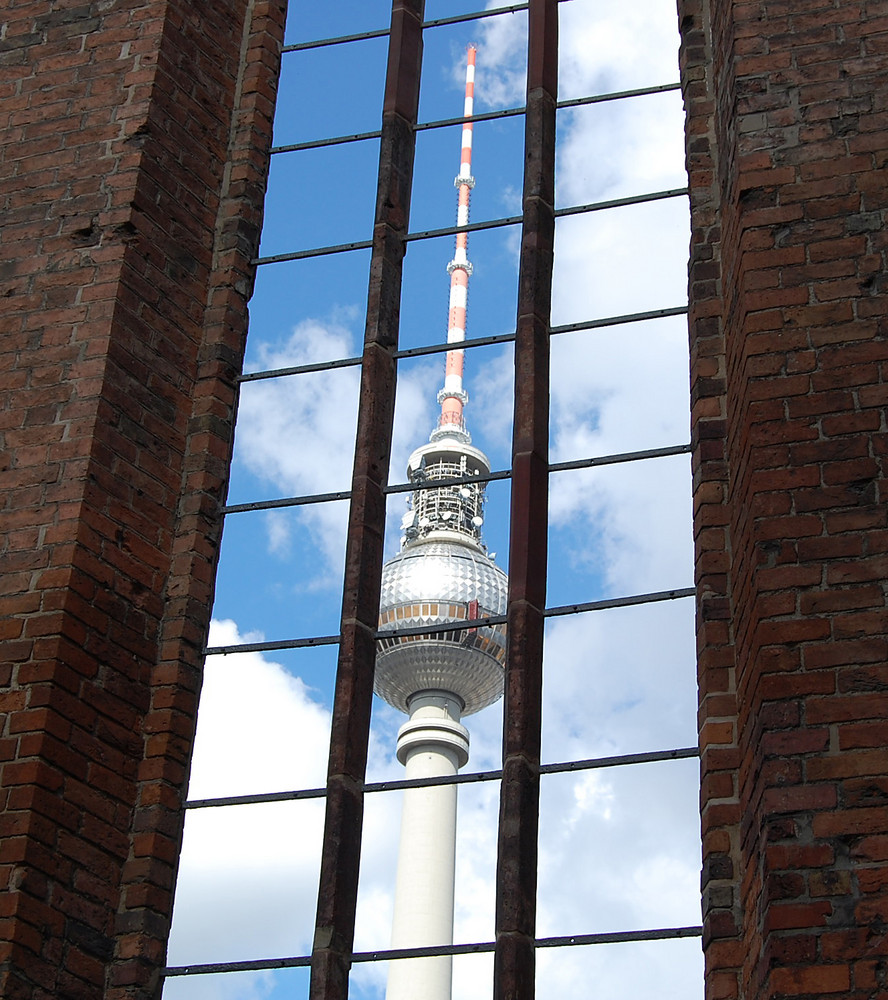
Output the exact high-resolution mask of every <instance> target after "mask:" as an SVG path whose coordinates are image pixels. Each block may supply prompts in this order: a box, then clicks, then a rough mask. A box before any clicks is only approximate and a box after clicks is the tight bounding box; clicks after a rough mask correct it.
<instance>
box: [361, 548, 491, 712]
mask: <svg viewBox="0 0 888 1000" xmlns="http://www.w3.org/2000/svg"><path fill="white" fill-rule="evenodd" d="M507 593H508V579H507V577H506V574H505V573H504V572H503V571H502V570H501V569H500V568H499V566H497V565H496V564H495V563H494V562H493V560H492V559H490V558H489V557H488V556H487V555H486V554H485V553H484V551H483V549H482V548H481V546H480V545H477V544H474V543H473V542H472V541H469V540H468V539H467V538H466V537H465V536H464V535H460V534H459V533H457V532H456V531H453V530H433V531H431V532H430V533H428V534H426V535H425V536H423V537H422V538H417V539H416V540H415V541H412V542H410V543H408V544H407V545H405V546H404V548H403V549H402V550H401V551H400V552H399V553H398V554H397V555H396V556H394V558H392V559H390V560H389V561H388V562H387V563H386V565H385V567H384V568H383V571H382V598H381V601H380V613H379V628H380V631H382V632H385V631H386V630H390V629H401V628H411V627H416V626H422V625H434V624H435V623H437V622H453V621H461V620H468V621H471V620H474V619H478V618H485V617H487V616H490V615H502V614H505V612H506V602H507ZM505 656H506V629H505V625H485V626H480V627H477V628H466V629H456V630H453V631H441V632H430V633H427V634H424V635H418V636H393V637H392V638H390V639H385V638H383V639H380V640H379V643H378V653H377V657H376V680H375V685H374V687H375V690H376V693H377V694H378V695H380V696H381V697H382V698H384V699H385V700H386V701H387V702H388V703H389V704H390V705H394V706H395V708H399V709H400V710H401V711H402V712H407V711H409V708H408V700H409V699H410V697H411V695H414V694H417V693H418V692H420V691H448V692H451V693H453V694H454V695H456V696H457V697H458V698H459V699H460V700H461V701H462V702H463V705H464V708H463V712H462V714H463V715H470V714H471V713H473V712H478V711H480V710H481V709H482V708H485V707H486V706H487V705H491V704H492V703H493V702H495V701H496V700H497V699H498V698H499V697H500V695H501V694H502V691H503V667H504V662H505Z"/></svg>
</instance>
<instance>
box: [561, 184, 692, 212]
mask: <svg viewBox="0 0 888 1000" xmlns="http://www.w3.org/2000/svg"><path fill="white" fill-rule="evenodd" d="M687 193H688V189H687V188H686V187H682V188H670V189H669V190H668V191H651V192H650V193H649V194H633V195H628V196H627V197H625V198H611V199H610V200H608V201H593V202H590V203H589V204H588V205H572V206H571V207H569V208H556V209H555V218H556V219H564V218H566V217H567V216H570V215H584V214H586V213H587V212H601V211H604V210H605V209H608V208H625V206H627V205H643V204H645V203H646V202H649V201H663V200H665V199H667V198H680V197H681V196H682V195H686V194H687Z"/></svg>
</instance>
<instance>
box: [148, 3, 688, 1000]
mask: <svg viewBox="0 0 888 1000" xmlns="http://www.w3.org/2000/svg"><path fill="white" fill-rule="evenodd" d="M561 2H567V0H530V2H529V3H519V4H512V5H509V6H503V7H498V8H495V9H490V10H486V11H478V12H475V13H471V14H463V15H456V16H453V17H447V18H439V19H436V20H430V21H423V18H422V13H423V7H424V0H395V2H394V3H393V13H392V28H391V29H379V30H374V31H367V32H361V33H356V34H350V35H342V36H337V37H333V38H326V39H318V40H313V41H306V42H301V43H297V44H293V45H286V46H284V49H283V51H284V53H290V52H299V51H306V50H309V49H314V48H319V47H322V46H330V45H341V44H346V43H349V42H354V41H361V40H365V39H372V38H380V37H389V39H390V50H389V68H388V72H387V78H386V85H385V98H384V108H383V124H382V128H381V129H379V130H375V131H372V132H365V133H359V134H353V135H347V136H334V137H326V138H322V139H317V140H312V141H307V142H301V143H292V144H288V145H282V146H276V147H273V148H272V150H271V152H272V153H273V154H282V153H291V152H298V151H303V150H308V149H315V148H319V147H322V146H330V145H338V144H344V143H350V142H360V141H366V140H371V139H379V140H380V141H381V144H382V146H383V147H384V149H383V154H382V156H381V158H380V177H379V180H380V186H382V184H383V183H386V184H387V185H388V187H389V190H390V192H391V193H392V194H393V195H394V196H395V198H396V202H397V203H398V204H403V205H409V199H410V185H411V182H412V167H413V150H414V137H415V134H416V133H417V132H419V131H423V130H427V129H435V128H444V127H447V126H452V125H457V124H462V122H463V120H464V119H463V118H449V119H441V120H437V121H431V122H418V121H417V120H416V112H417V108H418V87H419V78H420V75H421V51H422V32H423V30H425V29H428V28H433V27H438V26H441V25H447V24H455V23H459V22H464V21H470V20H479V19H481V18H488V17H493V16H499V15H503V14H507V13H513V12H516V11H522V10H526V11H527V12H528V37H529V54H528V88H527V89H528V94H529V95H530V99H529V100H528V103H527V105H526V106H525V107H520V108H508V109H502V110H499V111H494V112H487V113H481V114H477V115H473V116H472V119H471V120H472V121H490V120H495V119H499V118H506V117H515V116H521V115H523V116H525V122H526V125H525V142H526V149H527V152H528V154H529V155H527V157H526V169H525V179H524V206H523V211H522V214H521V215H518V216H512V217H507V218H501V219H492V220H487V221H485V222H478V223H471V224H469V225H467V226H464V227H456V226H449V227H443V228H440V229H434V230H426V231H421V232H413V233H411V232H409V231H407V228H406V226H407V218H408V215H409V213H404V214H403V215H402V216H401V218H398V217H397V212H391V211H390V212H388V213H387V212H386V210H385V208H384V207H383V209H381V210H380V211H378V213H377V218H376V221H375V225H374V235H373V238H372V239H368V240H363V241H356V242H352V243H346V244H337V245H331V246H324V247H318V248H313V249H305V250H297V251H292V252H288V253H282V254H275V255H271V256H267V257H260V258H257V259H256V260H255V261H254V262H253V263H254V264H255V265H256V266H265V265H269V264H274V263H283V262H288V261H296V260H303V259H308V258H311V257H318V256H324V255H328V254H338V253H346V252H349V251H353V250H362V249H369V250H371V251H372V263H371V278H370V294H369V302H368V331H372V334H371V335H370V336H368V337H367V338H366V340H365V346H364V352H363V354H362V356H360V357H352V358H343V359H332V360H330V361H328V362H324V363H315V364H308V365H299V366H292V367H288V368H280V369H274V370H268V371H260V372H252V373H246V374H244V375H242V376H241V377H240V379H239V382H240V383H242V384H243V383H249V382H254V381H261V380H267V379H274V378H282V377H288V376H291V375H298V374H305V373H309V372H317V371H326V370H332V369H336V368H342V367H352V366H355V367H357V366H361V399H362V400H364V399H365V398H366V397H367V396H373V397H374V399H375V403H376V405H375V407H374V408H373V417H370V416H369V415H368V410H369V408H367V407H365V406H363V405H362V406H361V407H360V409H359V425H358V435H357V442H356V449H355V454H356V458H355V469H354V475H353V481H352V488H351V489H350V490H345V491H339V492H334V493H324V494H313V495H308V496H299V497H284V498H277V499H271V500H258V501H252V502H247V503H239V504H229V505H226V506H224V507H222V508H221V511H220V513H221V514H222V515H223V516H227V515H230V514H235V513H244V512H255V511H261V510H269V509H275V508H280V507H292V506H300V505H307V504H315V503H325V502H332V501H342V500H351V501H352V502H351V508H350V516H349V534H348V537H349V555H348V556H347V567H348V568H347V572H346V580H345V583H344V591H345V594H346V603H345V604H344V610H343V625H342V629H341V632H340V633H339V634H338V635H335V636H313V637H303V638H294V639H285V640H278V641H268V642H256V643H238V644H235V645H229V646H215V647H207V648H206V649H205V655H207V656H211V655H226V654H233V653H245V652H258V651H262V652H267V651H274V650H284V649H296V648H304V647H313V646H319V645H339V647H340V652H339V662H338V668H337V684H336V694H335V700H334V708H333V722H332V736H331V750H330V765H329V770H328V781H327V785H326V786H325V787H323V788H310V789H307V788H303V789H292V790H286V791H280V792H272V793H260V794H255V795H238V796H227V797H217V798H210V799H201V800H190V801H188V802H187V803H186V808H187V809H189V810H194V809H205V808H219V807H234V806H238V805H251V804H258V803H268V802H281V801H293V800H298V799H325V800H326V807H327V810H326V821H325V831H324V846H323V852H322V865H321V878H320V888H319V898H318V914H317V922H316V932H317V930H323V931H324V932H325V933H324V934H322V935H321V936H320V940H321V941H322V942H326V943H322V944H321V945H316V947H315V948H314V951H313V952H312V954H311V955H301V956H289V957H281V958H267V959H258V960H250V961H240V962H218V963H202V964H191V965H186V966H177V967H168V968H166V969H165V970H163V973H162V975H163V976H164V977H177V976H186V975H202V974H207V973H225V972H242V971H252V970H272V969H287V968H299V967H306V966H311V967H312V982H311V996H312V997H313V998H319V1000H320V998H324V1000H327V998H329V1000H334V998H336V1000H339V998H345V997H347V995H348V971H349V967H350V966H351V964H352V963H361V962H375V961H382V960H395V959H398V958H408V957H423V956H431V955H465V954H478V953H484V952H493V953H494V954H495V966H494V967H495V974H494V996H495V997H497V998H505V997H513V996H518V995H521V996H524V997H530V996H532V993H530V992H528V986H527V984H528V983H530V984H532V983H533V969H534V953H535V950H536V949H538V948H564V947H571V946H590V945H595V944H607V943H619V942H637V941H652V940H665V939H680V938H688V937H700V936H701V934H702V928H701V927H700V926H692V927H667V928H654V929H644V930H628V931H613V932H604V933H596V934H577V935H570V936H562V937H547V938H537V937H536V936H535V932H534V922H535V893H536V874H537V870H536V866H537V842H536V838H537V823H538V808H539V779H540V776H541V775H542V774H556V773H565V772H573V771H583V770H593V769H600V768H613V767H623V766H627V765H633V764H643V763H663V762H668V761H675V760H684V759H690V758H695V757H697V756H698V749H697V747H682V748H675V749H668V750H660V751H651V752H646V753H635V754H623V755H619V756H613V757H601V758H592V759H586V760H569V761H563V762H559V763H550V764H545V763H542V762H541V760H540V733H541V717H540V707H541V686H542V633H543V628H542V626H543V623H544V622H545V620H546V619H547V618H551V617H557V616H563V615H574V614H582V613H587V612H592V611H598V610H603V609H606V608H618V607H628V606H633V605H638V604H648V603H654V602H659V601H667V600H676V599H682V598H688V597H691V596H693V593H694V590H693V588H679V589H675V590H670V591H661V592H657V593H647V594H636V595H628V596H625V597H621V598H612V599H607V600H600V601H591V602H586V603H582V604H572V605H565V606H560V607H546V603H545V591H546V572H547V567H546V532H545V530H543V531H540V530H539V527H540V525H545V524H546V522H547V493H548V477H549V475H550V473H557V472H560V471H566V470H571V469H581V468H590V467H596V466H604V465H610V464H618V463H625V462H637V461H645V460H650V459H656V458H661V457H667V456H674V455H680V454H687V453H689V452H690V450H691V446H690V445H689V444H679V445H674V446H671V447H664V448H656V449H647V450H644V451H636V452H630V453H623V454H613V455H603V456H597V457H590V458H586V459H581V460H577V461H573V462H562V463H549V462H548V457H547V449H548V384H549V379H548V343H549V340H550V338H551V337H552V336H554V335H558V334H561V333H572V332H580V331H588V330H595V329H603V328H609V327H613V326H617V325H620V324H625V323H633V322H640V321H646V320H653V319H659V318H664V317H668V316H676V315H683V314H686V313H687V307H686V306H675V307H666V308H661V309H654V310H647V311H644V312H638V313H631V314H625V315H620V316H610V317H603V318H599V319H593V320H589V321H585V322H580V323H572V324H567V325H564V326H554V327H553V326H551V324H550V322H549V307H550V301H551V277H552V262H553V252H552V251H553V240H554V228H555V220H556V219H557V218H560V217H566V216H571V215H577V214H582V213H590V212H595V211H601V210H604V209H609V208H615V207H622V206H628V205H636V204H641V203H644V202H650V201H655V200H662V199H668V198H677V197H682V196H685V195H687V188H680V189H672V190H667V191H658V192H650V193H646V194H641V195H635V196H631V197H625V198H618V199H612V200H609V201H602V202H597V203H592V204H585V205H577V206H571V207H568V208H563V209H555V207H554V162H555V156H554V153H555V149H554V142H555V117H556V113H557V111H559V110H562V109H568V108H573V107H580V106H585V105H591V104H596V103H602V102H610V101H619V100H626V99H630V98H635V97H645V96H649V95H653V94H658V93H664V92H668V91H673V90H676V89H678V88H679V87H680V85H679V84H678V83H668V84H662V85H657V86H651V87H644V88H636V89H632V90H625V91H619V92H613V93H608V94H600V95H590V96H587V97H583V98H576V99H572V100H567V101H558V100H557V53H558V38H557V7H558V4H559V3H561ZM405 81H406V84H407V85H406V86H405V85H404V84H405ZM517 225H521V226H522V232H523V238H522V249H521V260H520V278H519V301H518V321H517V326H516V330H515V332H513V333H511V334H500V335H495V336H488V337H477V338H471V339H467V340H465V341H464V343H463V344H462V345H461V346H463V347H464V348H466V349H471V348H474V347H481V346H489V345H495V344H502V343H514V344H515V354H516V357H515V366H516V369H518V368H520V369H521V370H522V371H523V372H524V374H525V376H526V377H525V378H522V379H520V380H516V387H515V414H516V418H515V429H514V439H513V456H512V466H511V468H510V469H508V470H500V471H494V472H491V473H490V474H489V475H487V476H482V477H471V481H472V482H481V481H495V480H502V479H511V480H512V490H513V493H512V516H511V525H510V547H511V549H512V551H511V558H510V574H509V576H510V596H509V606H508V610H507V614H506V615H502V616H489V617H485V618H479V619H472V620H467V621H457V622H453V623H448V624H441V623H436V624H434V625H429V626H420V627H415V628H405V629H396V630H394V631H387V632H386V633H385V635H386V636H387V637H391V636H396V635H408V634H409V635H421V634H424V633H427V632H430V631H442V630H456V629H461V628H466V627H477V626H480V625H485V624H487V625H490V624H500V623H506V624H507V626H508V641H509V674H508V676H507V684H506V697H505V712H506V718H507V726H506V733H507V737H506V740H505V746H504V758H503V767H502V768H500V769H496V770H489V771H480V772H469V773H461V774H457V775H455V776H453V777H444V778H427V779H421V780H414V781H410V780H406V779H405V780H395V781H381V782H374V783H365V782H364V780H363V778H364V768H365V765H366V749H367V742H368V739H369V717H370V712H369V707H370V700H371V698H372V687H368V685H367V678H368V677H372V665H373V661H374V660H375V650H376V640H377V638H378V637H379V635H380V633H379V632H378V630H377V628H376V616H377V608H378V603H379V580H380V577H379V574H380V571H381V566H382V550H381V542H382V537H383V534H384V530H383V529H384V516H385V515H384V508H385V504H384V498H385V496H386V495H388V494H393V493H401V492H408V491H413V490H416V489H417V488H419V489H423V488H432V487H433V486H434V487H437V486H440V482H438V481H436V482H435V483H434V484H427V485H426V486H425V487H423V486H417V484H412V483H411V484H407V483H399V484H395V485H388V484H387V483H385V482H383V481H382V480H381V479H380V477H379V475H378V473H374V472H373V470H372V469H371V463H369V462H368V461H367V460H366V456H367V454H368V452H369V451H372V452H373V453H374V458H375V459H376V467H377V468H382V469H387V468H388V450H389V448H390V437H391V416H392V412H393V407H394V386H395V377H394V375H395V369H396V367H397V362H398V361H399V360H401V359H403V358H409V357H417V356H422V355H428V354H437V353H443V352H446V351H447V350H448V349H450V346H451V345H448V344H445V343H438V344H432V345H426V346H422V347H416V348H410V349H405V350H399V349H398V346H397V329H398V322H397V321H398V315H397V302H398V300H399V292H400V282H401V254H402V248H403V246H404V244H405V243H407V242H410V241H417V240H426V239H434V238H436V237H440V236H448V235H453V234H455V233H457V232H460V231H470V232H478V231H483V230H490V229H494V228H501V227H506V226H517ZM528 237H530V238H528ZM392 303H395V305H394V306H392ZM386 310H388V311H386ZM362 455H363V456H364V457H363V458H362ZM380 455H384V460H380ZM463 481H466V482H468V481H470V480H469V479H460V478H454V479H453V480H452V482H453V483H454V484H459V483H461V482H463ZM531 523H533V524H534V525H535V526H536V529H537V530H536V531H535V532H533V533H531V532H530V531H529V528H530V525H531ZM368 525H371V526H374V527H375V528H376V529H377V532H376V536H377V537H376V539H375V544H374V543H371V544H369V545H368V544H367V542H366V541H361V542H356V541H355V539H356V538H357V537H358V536H359V535H360V536H361V538H362V539H363V538H364V537H365V535H364V532H363V531H358V530H355V529H363V528H366V527H367V526H368ZM489 781H500V782H501V800H500V827H499V853H498V871H497V887H498V888H497V908H496V911H497V912H496V939H495V940H494V941H487V942H477V943H470V944H457V945H450V946H446V947H435V948H411V949H400V950H392V949H388V950H378V951H372V952H361V953H355V952H353V951H352V941H353V934H354V917H355V905H356V896H357V874H358V859H359V857H360V847H361V808H362V807H361V800H362V797H363V795H364V794H372V793H374V792H381V791H392V790H396V789H404V788H409V787H416V786H418V785H434V784H469V783H478V782H489ZM509 829H511V830H519V831H520V834H519V835H517V836H516V835H515V834H511V835H510V834H509V833H508V832H507V830H509ZM528 838H529V839H528ZM318 939H319V938H318V937H317V934H316V940H318ZM519 983H523V986H522V989H521V991H520V994H519V992H518V985H519Z"/></svg>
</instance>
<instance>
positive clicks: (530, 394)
mask: <svg viewBox="0 0 888 1000" xmlns="http://www.w3.org/2000/svg"><path fill="white" fill-rule="evenodd" d="M528 32H529V39H528V63H527V112H526V120H525V140H524V141H525V151H524V161H525V169H524V223H523V229H522V236H521V260H520V270H519V280H518V321H517V327H516V338H515V417H514V430H513V438H512V512H511V529H510V531H511V534H510V543H509V608H508V659H507V667H506V700H505V719H504V728H503V778H502V788H501V791H500V821H499V848H498V857H497V899H496V955H495V961H494V997H496V998H497V1000H531V998H532V997H533V996H534V970H535V953H534V944H535V933H536V886H537V853H538V844H537V840H538V828H539V794H540V732H541V722H542V713H541V703H542V665H543V625H544V610H545V606H546V558H547V527H548V488H549V482H548V451H549V447H548V443H549V442H548V439H549V328H550V309H551V300H552V262H553V247H554V240H555V107H556V99H557V85H558V4H557V0H531V2H530V6H529V11H528Z"/></svg>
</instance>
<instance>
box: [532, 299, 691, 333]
mask: <svg viewBox="0 0 888 1000" xmlns="http://www.w3.org/2000/svg"><path fill="white" fill-rule="evenodd" d="M687 313H688V307H687V306H669V307H668V308H666V309H646V310H645V311H644V312H637V313H623V315H621V316H604V317H603V318H601V319H587V320H583V321H581V322H579V323H565V324H564V325H562V326H553V327H552V328H551V329H550V330H549V335H550V336H552V337H554V336H557V335H558V334H559V333H579V332H580V331H582V330H600V329H602V328H604V327H609V326H621V325H623V324H625V323H641V322H643V321H645V320H650V319H665V318H666V317H668V316H686V315H687Z"/></svg>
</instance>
